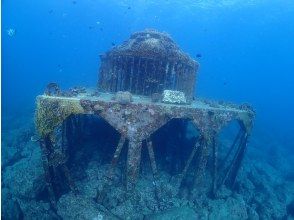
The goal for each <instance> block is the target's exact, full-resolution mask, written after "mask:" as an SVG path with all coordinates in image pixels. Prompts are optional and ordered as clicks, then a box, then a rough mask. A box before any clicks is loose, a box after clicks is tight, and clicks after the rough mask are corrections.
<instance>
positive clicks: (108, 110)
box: [36, 29, 255, 210]
mask: <svg viewBox="0 0 294 220" xmlns="http://www.w3.org/2000/svg"><path fill="white" fill-rule="evenodd" d="M100 58H101V66H100V75H99V82H98V90H97V91H96V92H93V90H90V89H86V88H75V89H72V90H70V91H69V92H63V91H60V89H59V86H58V85H57V84H55V83H51V84H49V85H48V88H47V89H46V92H45V94H44V95H40V96H38V97H37V109H36V127H37V130H38V132H39V135H40V137H41V139H40V146H41V150H42V152H43V163H44V170H45V178H46V181H47V188H48V197H49V200H50V201H51V203H52V204H53V206H55V207H56V202H57V201H58V199H59V198H60V197H61V196H62V195H63V194H64V192H63V191H62V190H60V189H62V188H64V187H65V186H68V188H69V189H70V190H71V191H73V192H76V193H78V189H77V186H76V184H75V181H74V178H72V174H71V172H70V169H69V168H68V164H69V161H70V159H71V158H70V154H69V152H70V151H71V149H68V148H69V146H70V143H71V142H73V140H72V139H73V138H74V135H73V134H75V132H74V131H76V130H78V128H79V125H80V124H83V126H85V125H84V124H85V122H83V121H82V120H81V119H80V118H79V117H78V116H80V115H96V116H99V117H100V118H102V119H103V120H105V121H106V122H107V123H108V124H109V125H110V126H112V127H113V128H114V129H115V131H116V132H118V136H119V138H118V143H117V146H116V147H115V149H114V151H113V154H112V159H111V160H109V161H108V165H109V167H108V168H107V172H105V177H104V181H103V184H100V186H99V188H98V190H97V195H96V198H95V201H96V202H98V203H99V204H103V201H105V198H106V196H107V195H109V193H110V192H111V187H112V186H113V182H114V180H115V178H116V175H115V169H116V167H117V166H118V164H119V161H120V158H121V157H123V156H122V155H123V152H125V151H126V160H125V162H124V169H123V170H124V172H123V173H122V174H121V175H122V176H123V177H121V179H122V181H121V182H123V184H124V186H125V190H126V194H125V196H126V197H132V199H133V200H136V198H134V197H135V195H136V194H134V195H131V194H129V192H132V190H134V189H135V188H136V186H137V182H138V179H140V170H141V169H145V167H146V166H147V165H146V163H142V160H143V159H144V158H143V156H142V154H143V151H145V150H146V151H147V158H148V160H149V162H150V168H151V172H152V176H153V181H152V182H153V183H152V185H151V186H150V187H154V192H155V197H156V198H157V202H158V203H157V205H158V207H159V208H158V209H160V210H163V209H164V208H163V207H165V206H164V205H163V204H162V203H163V201H162V199H161V197H162V195H163V194H164V192H165V190H166V189H164V187H163V186H162V185H161V184H160V181H161V180H160V178H161V177H160V175H159V170H158V167H159V163H158V161H160V159H159V158H160V154H157V151H156V150H158V149H155V148H154V146H155V140H154V133H156V132H157V131H158V130H160V129H161V128H162V127H164V126H166V125H167V124H168V123H169V122H170V121H172V120H173V119H178V120H179V121H180V122H179V124H178V126H184V124H185V123H186V121H187V120H188V121H189V122H190V123H192V124H193V125H194V126H195V127H196V128H197V129H198V130H199V137H197V138H196V139H195V143H194V146H193V148H192V149H191V151H190V152H187V157H186V159H185V160H183V161H182V166H181V168H179V167H178V165H177V168H175V169H177V170H180V173H179V174H178V175H176V176H172V177H171V178H170V181H171V182H172V184H173V186H174V187H175V188H177V189H180V188H182V187H183V185H185V184H186V181H187V179H189V181H190V182H192V184H191V187H190V188H189V189H190V190H197V189H198V188H201V187H202V186H203V187H205V188H206V189H207V192H209V193H210V194H211V195H214V196H215V195H217V192H218V190H219V189H220V188H221V187H222V186H223V185H226V186H228V187H231V188H232V187H233V186H234V184H235V180H236V177H237V174H238V171H239V169H240V166H241V163H242V160H243V157H244V154H245V150H246V145H247V141H248V138H249V135H250V133H251V129H252V124H253V119H254V115H255V113H254V111H253V110H252V109H251V107H247V108H244V107H243V106H239V105H234V104H229V103H221V102H211V101H205V100H204V101H201V100H200V99H196V100H195V97H194V96H195V83H196V76H197V75H196V73H197V70H198V66H199V64H198V63H197V62H196V61H195V60H193V59H192V58H191V57H189V55H187V54H186V53H184V52H183V51H181V49H180V48H179V47H178V46H177V45H176V43H175V42H174V41H173V40H172V38H171V37H170V36H169V35H168V34H166V33H161V32H158V31H156V30H153V29H147V30H144V31H141V32H137V33H134V34H132V35H131V37H130V39H129V40H127V41H125V42H124V43H123V44H121V45H117V46H115V47H113V48H112V49H111V50H110V51H108V52H106V53H105V54H102V55H101V56H100ZM96 94H97V95H96ZM233 120H236V121H237V122H238V124H239V127H240V130H239V133H238V135H237V136H236V137H235V139H234V142H233V144H232V146H230V149H232V150H230V151H229V153H228V155H227V156H226V158H231V159H230V160H229V159H228V160H227V161H226V163H225V165H226V166H225V167H224V168H222V167H220V166H219V164H218V160H219V159H218V158H219V157H218V153H219V152H218V145H217V141H216V139H217V137H218V135H219V133H220V131H221V130H222V129H223V128H224V127H225V126H226V125H227V124H228V123H229V122H231V121H233ZM101 132H103V130H101ZM166 150H167V151H168V150H169V149H166ZM169 161H170V162H169V163H171V164H172V166H174V164H177V162H178V161H173V160H172V158H171V159H169ZM222 162H223V161H222ZM207 173H210V174H209V175H208V176H207ZM61 174H62V176H64V177H65V178H64V179H62V180H61V179H60V176H61ZM204 179H205V181H203V180H204ZM101 185H102V186H101ZM137 199H138V201H139V200H140V198H137ZM138 201H137V202H138Z"/></svg>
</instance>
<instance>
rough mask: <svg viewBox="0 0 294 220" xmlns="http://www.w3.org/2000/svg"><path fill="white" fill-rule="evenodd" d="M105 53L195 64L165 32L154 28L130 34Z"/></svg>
mask: <svg viewBox="0 0 294 220" xmlns="http://www.w3.org/2000/svg"><path fill="white" fill-rule="evenodd" d="M107 55H108V56H115V55H117V56H132V57H142V58H151V59H158V60H168V61H176V62H179V61H182V62H183V63H185V64H187V65H190V66H193V67H194V66H195V65H196V64H197V63H196V61H194V60H193V59H191V58H190V57H189V56H188V55H187V54H186V53H184V52H183V51H181V50H180V48H179V47H178V45H177V44H176V43H175V42H174V41H173V40H172V39H171V37H170V36H169V35H168V34H167V33H161V32H158V31H156V30H154V29H146V30H144V31H140V32H136V33H134V34H132V35H131V37H130V39H129V40H127V41H125V42H123V43H122V44H121V45H119V46H116V47H114V48H113V49H112V50H111V51H109V52H108V53H107Z"/></svg>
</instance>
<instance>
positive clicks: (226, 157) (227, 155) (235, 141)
mask: <svg viewBox="0 0 294 220" xmlns="http://www.w3.org/2000/svg"><path fill="white" fill-rule="evenodd" d="M242 133H243V131H242V129H240V130H239V132H238V134H237V136H236V137H235V139H234V141H233V143H232V145H231V147H230V148H229V151H228V152H227V154H226V156H225V158H224V159H223V160H222V162H221V164H220V166H219V168H218V170H221V169H222V168H223V167H224V166H225V163H226V161H227V160H228V158H229V156H230V155H231V153H232V151H233V149H234V148H235V146H236V144H237V143H238V141H239V139H240V138H241V136H242Z"/></svg>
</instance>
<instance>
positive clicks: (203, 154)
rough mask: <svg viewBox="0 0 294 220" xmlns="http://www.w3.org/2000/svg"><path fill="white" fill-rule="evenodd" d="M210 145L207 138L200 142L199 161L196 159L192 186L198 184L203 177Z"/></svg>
mask: <svg viewBox="0 0 294 220" xmlns="http://www.w3.org/2000/svg"><path fill="white" fill-rule="evenodd" d="M209 145H210V142H209V140H207V139H205V138H204V139H203V142H202V143H201V148H200V155H199V161H198V167H197V170H196V172H195V178H194V188H195V187H197V186H199V184H200V182H201V181H202V179H203V175H204V171H205V167H206V164H207V161H208V150H209V149H208V147H209Z"/></svg>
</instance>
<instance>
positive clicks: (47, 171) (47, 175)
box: [40, 136, 57, 208]
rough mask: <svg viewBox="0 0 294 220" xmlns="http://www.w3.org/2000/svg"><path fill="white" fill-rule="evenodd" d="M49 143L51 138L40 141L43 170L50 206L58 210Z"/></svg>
mask: <svg viewBox="0 0 294 220" xmlns="http://www.w3.org/2000/svg"><path fill="white" fill-rule="evenodd" d="M48 142H49V137H48V136H47V137H45V138H42V139H40V148H41V152H42V154H41V157H42V162H43V169H44V176H45V182H46V188H47V190H48V194H49V200H50V204H51V205H52V206H53V208H56V202H57V200H56V195H55V192H54V189H53V184H52V181H53V177H52V176H51V173H50V167H49V161H48V160H49V154H50V152H49V149H48V146H47V145H48V144H49V143H48Z"/></svg>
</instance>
